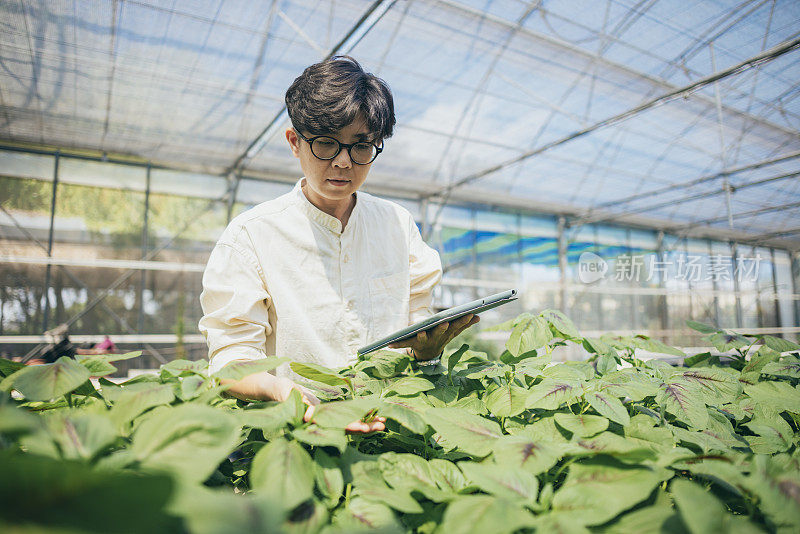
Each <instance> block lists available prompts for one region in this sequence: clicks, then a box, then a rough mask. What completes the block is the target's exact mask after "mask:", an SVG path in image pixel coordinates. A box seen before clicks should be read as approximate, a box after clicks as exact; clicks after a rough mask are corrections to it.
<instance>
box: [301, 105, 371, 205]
mask: <svg viewBox="0 0 800 534" xmlns="http://www.w3.org/2000/svg"><path fill="white" fill-rule="evenodd" d="M300 133H301V134H303V135H305V136H306V137H307V138H309V139H310V138H311V137H313V135H311V134H310V133H309V132H300ZM326 135H328V136H330V137H333V138H335V139H336V140H338V141H339V142H340V143H345V144H350V143H355V142H358V141H370V140H371V139H370V132H369V130H368V129H367V125H366V122H365V120H364V117H363V116H362V115H361V114H360V113H359V114H358V115H357V116H356V118H355V120H354V121H353V122H351V123H350V124H349V125H347V126H345V127H344V128H342V129H341V130H339V131H338V132H330V133H328V134H326ZM286 140H287V141H289V146H290V147H291V149H292V154H294V156H295V157H296V158H298V159H299V160H300V167H302V169H303V173H304V174H305V177H306V195H307V196H308V200H309V201H311V203H312V204H314V205H315V206H317V207H318V208H320V209H323V211H327V210H326V208H329V209H335V208H336V207H346V206H348V205H349V203H350V199H351V197H352V195H353V193H355V192H356V191H358V189H359V188H360V187H361V185H362V184H363V183H364V182H365V181H366V179H367V174H368V173H369V169H370V167H371V166H372V164H368V165H356V164H355V163H353V162H352V160H351V159H350V154H349V153H348V151H347V150H346V149H344V148H342V150H341V151H340V152H339V154H337V156H336V157H335V158H333V159H331V160H321V159H319V158H317V157H316V156H314V154H313V153H312V152H311V147H310V146H309V144H308V143H307V142H306V141H305V140H303V139H301V138H300V137H299V136H298V135H297V133H296V132H295V131H294V129H293V128H289V129H287V130H286Z"/></svg>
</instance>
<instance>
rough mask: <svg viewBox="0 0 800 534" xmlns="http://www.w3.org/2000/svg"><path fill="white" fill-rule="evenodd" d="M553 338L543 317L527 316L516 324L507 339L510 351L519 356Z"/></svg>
mask: <svg viewBox="0 0 800 534" xmlns="http://www.w3.org/2000/svg"><path fill="white" fill-rule="evenodd" d="M551 339H553V334H552V332H550V328H549V327H548V325H547V321H545V320H544V319H543V318H542V317H534V316H531V317H527V318H525V319H523V320H521V321H520V322H518V323H517V324H516V325H515V326H514V330H513V331H512V332H511V336H510V337H509V338H508V341H506V348H507V349H508V352H510V353H511V354H513V355H514V356H519V355H520V354H523V353H525V352H530V351H532V350H536V349H538V348H541V347H543V346H545V345H546V344H547V342H548V341H550V340H551Z"/></svg>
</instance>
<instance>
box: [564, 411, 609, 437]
mask: <svg viewBox="0 0 800 534" xmlns="http://www.w3.org/2000/svg"><path fill="white" fill-rule="evenodd" d="M554 417H555V419H556V423H557V424H558V425H559V426H560V427H561V428H563V429H564V430H567V431H569V432H572V434H573V436H575V437H578V438H588V437H591V436H594V435H595V434H599V433H600V432H602V431H604V430H605V429H606V428H608V419H606V418H605V417H601V416H599V415H573V414H571V413H557V414H555V416H554Z"/></svg>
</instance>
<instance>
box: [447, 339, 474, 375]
mask: <svg viewBox="0 0 800 534" xmlns="http://www.w3.org/2000/svg"><path fill="white" fill-rule="evenodd" d="M468 350H469V345H467V344H463V345H461V347H460V348H459V349H458V350H457V351H455V352H454V353H452V354H451V355H450V356H448V357H447V374H448V375H452V374H453V369H455V367H456V365H458V362H459V361H461V357H462V356H464V353H465V352H467V351H468Z"/></svg>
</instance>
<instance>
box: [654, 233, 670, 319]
mask: <svg viewBox="0 0 800 534" xmlns="http://www.w3.org/2000/svg"><path fill="white" fill-rule="evenodd" d="M656 255H658V261H660V262H662V263H661V265H666V264H665V263H663V262H665V261H666V252H665V251H664V232H662V231H659V232H658V236H657V237H656ZM658 287H660V288H661V289H666V287H667V280H666V277H665V274H664V272H663V270H662V271H661V273H660V274H659V276H658ZM658 317H659V321H660V322H661V330H669V308H668V307H667V293H666V291H664V294H663V295H660V296H659V297H658Z"/></svg>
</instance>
